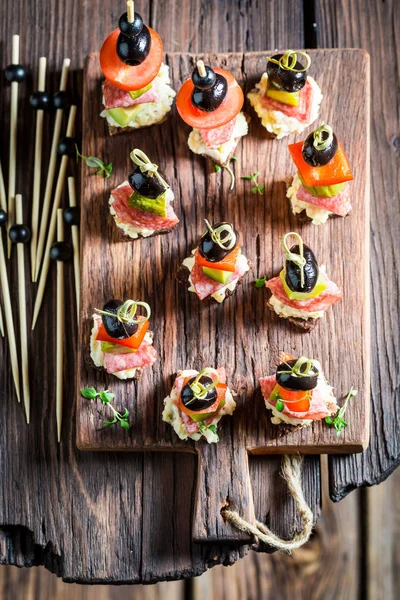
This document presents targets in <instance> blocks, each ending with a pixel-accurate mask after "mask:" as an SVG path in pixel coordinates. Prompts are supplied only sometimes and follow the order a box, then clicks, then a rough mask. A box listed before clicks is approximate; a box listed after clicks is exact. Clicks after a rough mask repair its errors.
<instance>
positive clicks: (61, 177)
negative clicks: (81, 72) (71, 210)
mask: <svg viewBox="0 0 400 600" xmlns="http://www.w3.org/2000/svg"><path fill="white" fill-rule="evenodd" d="M75 117H76V106H71V108H70V111H69V117H68V125H67V137H72V136H73V133H74V124H75ZM67 164H68V156H66V155H65V156H63V157H62V158H61V164H60V171H59V173H58V179H57V185H56V191H55V194H54V203H53V210H52V213H51V218H50V226H49V233H48V236H47V244H46V250H45V253H44V258H43V265H42V270H41V273H40V279H39V286H38V290H37V294H36V299H35V306H34V309H33V319H32V329H34V328H35V325H36V321H37V318H38V316H39V312H40V307H41V306H42V301H43V295H44V289H45V287H46V280H47V274H48V272H49V265H50V248H51V245H52V244H53V241H54V236H55V234H56V226H57V210H58V208H59V206H60V202H61V196H62V192H63V188H64V182H65V174H66V170H67ZM38 251H39V248H38Z"/></svg>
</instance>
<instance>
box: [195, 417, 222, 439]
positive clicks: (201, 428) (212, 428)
mask: <svg viewBox="0 0 400 600" xmlns="http://www.w3.org/2000/svg"><path fill="white" fill-rule="evenodd" d="M205 431H212V433H213V434H214V435H217V426H216V425H206V424H205V423H203V422H202V421H200V423H199V432H200V433H203V434H204V432H205ZM217 442H219V437H218V435H217Z"/></svg>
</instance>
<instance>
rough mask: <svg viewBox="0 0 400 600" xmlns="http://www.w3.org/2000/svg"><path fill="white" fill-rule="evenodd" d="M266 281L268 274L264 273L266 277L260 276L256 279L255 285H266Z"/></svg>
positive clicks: (259, 286)
mask: <svg viewBox="0 0 400 600" xmlns="http://www.w3.org/2000/svg"><path fill="white" fill-rule="evenodd" d="M266 281H267V276H266V275H264V277H260V278H259V279H256V281H255V283H254V285H255V287H256V288H262V287H264V286H265V282H266Z"/></svg>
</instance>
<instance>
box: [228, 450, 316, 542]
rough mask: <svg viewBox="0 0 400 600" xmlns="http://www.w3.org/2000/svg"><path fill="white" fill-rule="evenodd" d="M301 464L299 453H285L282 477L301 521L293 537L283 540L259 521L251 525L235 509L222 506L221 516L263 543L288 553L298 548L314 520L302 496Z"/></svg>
mask: <svg viewBox="0 0 400 600" xmlns="http://www.w3.org/2000/svg"><path fill="white" fill-rule="evenodd" d="M302 464H303V457H302V456H300V455H297V454H293V455H291V456H287V455H285V456H284V457H283V464H282V477H283V479H284V480H285V481H286V483H287V485H288V488H289V491H290V493H291V495H292V497H293V500H294V501H295V503H296V507H297V511H298V513H299V515H300V518H301V522H302V529H301V531H299V532H297V533H296V534H295V535H294V537H293V539H291V540H283V539H282V538H280V537H278V536H277V535H276V534H275V533H273V532H272V531H271V530H270V529H268V527H267V526H266V525H264V523H260V522H259V521H256V526H255V525H252V524H251V523H248V522H247V521H246V520H245V519H242V517H241V516H240V515H239V514H238V513H237V512H236V511H234V510H230V509H229V508H223V509H222V510H221V513H222V516H223V517H224V518H225V519H226V520H227V521H229V523H230V524H231V525H234V526H235V527H236V528H237V529H240V531H244V532H245V533H250V534H252V535H254V536H255V537H256V538H258V539H259V540H261V541H262V542H264V543H265V544H268V545H269V546H273V547H274V548H277V549H278V550H281V551H283V552H288V553H290V552H291V551H292V550H297V548H300V547H301V546H303V544H305V543H306V542H308V540H309V538H310V535H311V532H312V528H313V521H314V517H313V514H312V512H311V509H310V507H309V506H308V504H307V502H306V500H305V498H304V493H303V489H302V485H301V482H302Z"/></svg>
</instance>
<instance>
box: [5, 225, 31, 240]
mask: <svg viewBox="0 0 400 600" xmlns="http://www.w3.org/2000/svg"><path fill="white" fill-rule="evenodd" d="M8 237H9V238H10V240H11V241H12V242H13V243H14V244H26V242H29V240H30V239H31V230H30V229H29V227H27V226H26V225H13V226H12V227H10V230H9V232H8Z"/></svg>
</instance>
